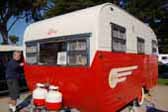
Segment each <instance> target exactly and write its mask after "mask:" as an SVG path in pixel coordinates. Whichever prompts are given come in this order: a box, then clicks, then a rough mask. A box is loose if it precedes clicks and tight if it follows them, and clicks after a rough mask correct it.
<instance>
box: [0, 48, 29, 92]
mask: <svg viewBox="0 0 168 112" xmlns="http://www.w3.org/2000/svg"><path fill="white" fill-rule="evenodd" d="M13 51H21V52H22V51H23V47H21V46H16V45H0V85H1V86H0V95H4V94H6V93H7V92H8V88H7V83H6V78H5V69H6V64H7V63H8V61H9V60H11V59H12V53H13ZM19 84H20V86H21V90H26V89H27V86H26V82H25V79H24V73H23V69H21V70H20V81H19Z"/></svg>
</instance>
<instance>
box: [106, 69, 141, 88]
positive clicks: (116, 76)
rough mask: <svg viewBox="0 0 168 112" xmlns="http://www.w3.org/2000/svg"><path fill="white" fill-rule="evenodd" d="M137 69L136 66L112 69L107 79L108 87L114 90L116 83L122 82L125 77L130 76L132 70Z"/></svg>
mask: <svg viewBox="0 0 168 112" xmlns="http://www.w3.org/2000/svg"><path fill="white" fill-rule="evenodd" d="M137 68H138V66H129V67H121V68H112V69H111V71H110V73H109V79H108V80H109V85H110V87H111V88H115V87H116V86H117V84H118V83H121V82H124V81H125V80H126V79H127V76H129V75H132V72H133V70H135V69H137Z"/></svg>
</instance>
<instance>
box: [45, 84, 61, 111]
mask: <svg viewBox="0 0 168 112" xmlns="http://www.w3.org/2000/svg"><path fill="white" fill-rule="evenodd" d="M58 89H59V88H58V86H53V85H51V86H50V87H49V92H48V93H47V96H46V109H47V110H59V109H60V108H61V106H62V93H61V92H59V91H58Z"/></svg>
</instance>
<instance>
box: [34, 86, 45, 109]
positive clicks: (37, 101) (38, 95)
mask: <svg viewBox="0 0 168 112" xmlns="http://www.w3.org/2000/svg"><path fill="white" fill-rule="evenodd" d="M46 95H47V90H46V89H45V85H44V84H41V83H37V84H36V89H35V90H34V91H33V103H34V105H35V106H45V98H46Z"/></svg>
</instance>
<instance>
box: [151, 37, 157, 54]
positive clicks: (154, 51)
mask: <svg viewBox="0 0 168 112" xmlns="http://www.w3.org/2000/svg"><path fill="white" fill-rule="evenodd" d="M156 53H157V42H156V40H152V54H156Z"/></svg>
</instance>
